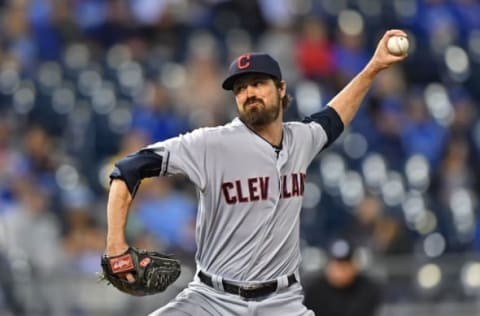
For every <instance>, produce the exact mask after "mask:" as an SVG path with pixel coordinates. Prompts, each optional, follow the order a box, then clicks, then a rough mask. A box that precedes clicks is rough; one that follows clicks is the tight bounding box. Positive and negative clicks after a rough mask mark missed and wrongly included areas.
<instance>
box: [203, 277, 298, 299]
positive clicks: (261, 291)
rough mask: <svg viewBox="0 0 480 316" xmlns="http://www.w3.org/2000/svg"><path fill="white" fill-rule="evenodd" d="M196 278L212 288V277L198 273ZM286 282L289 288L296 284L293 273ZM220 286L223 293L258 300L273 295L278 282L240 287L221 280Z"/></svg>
mask: <svg viewBox="0 0 480 316" xmlns="http://www.w3.org/2000/svg"><path fill="white" fill-rule="evenodd" d="M198 277H199V279H200V281H202V282H203V283H205V284H206V285H208V286H210V287H214V286H213V281H212V277H210V276H209V275H207V274H205V273H204V272H202V271H198ZM287 280H288V286H291V285H292V284H295V283H296V282H297V278H296V277H295V274H293V273H292V274H290V275H289V276H288V277H287ZM222 285H223V290H224V291H225V292H228V293H231V294H236V295H239V296H241V297H243V298H258V297H262V296H267V295H269V294H272V293H274V292H275V291H276V290H277V286H278V282H277V281H276V280H275V281H270V282H264V283H254V284H251V285H243V286H241V285H236V284H233V283H230V282H228V281H225V280H222Z"/></svg>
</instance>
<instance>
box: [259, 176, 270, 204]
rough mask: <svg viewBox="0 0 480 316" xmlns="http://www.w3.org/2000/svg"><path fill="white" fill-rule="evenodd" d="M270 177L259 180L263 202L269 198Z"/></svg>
mask: <svg viewBox="0 0 480 316" xmlns="http://www.w3.org/2000/svg"><path fill="white" fill-rule="evenodd" d="M269 179H270V178H269V177H263V178H259V180H260V195H261V197H262V200H266V199H267V197H268V180H269Z"/></svg>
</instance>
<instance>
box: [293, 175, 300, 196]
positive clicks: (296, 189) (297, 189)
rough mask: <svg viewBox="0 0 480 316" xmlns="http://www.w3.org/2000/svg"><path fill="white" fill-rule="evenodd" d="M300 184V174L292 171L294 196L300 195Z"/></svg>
mask: <svg viewBox="0 0 480 316" xmlns="http://www.w3.org/2000/svg"><path fill="white" fill-rule="evenodd" d="M299 186H300V184H299V183H298V174H297V173H292V196H300V187H299Z"/></svg>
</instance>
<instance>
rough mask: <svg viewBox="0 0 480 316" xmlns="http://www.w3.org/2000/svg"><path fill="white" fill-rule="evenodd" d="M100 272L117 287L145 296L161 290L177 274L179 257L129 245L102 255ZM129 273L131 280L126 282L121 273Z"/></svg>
mask: <svg viewBox="0 0 480 316" xmlns="http://www.w3.org/2000/svg"><path fill="white" fill-rule="evenodd" d="M101 265H102V270H103V273H102V274H101V279H102V280H106V281H107V282H109V283H110V284H112V285H113V286H114V287H116V288H117V289H119V290H120V291H122V292H124V293H127V294H131V295H135V296H145V295H151V294H156V293H159V292H163V291H164V290H165V289H166V288H167V287H168V286H169V285H171V284H172V283H173V282H175V280H177V278H178V277H179V276H180V271H181V270H180V261H179V260H177V259H174V258H172V257H170V256H166V255H163V254H161V253H158V252H155V251H146V250H139V249H136V248H133V247H130V248H128V250H127V251H126V252H125V253H123V254H121V255H118V256H113V257H108V256H106V255H103V256H102V259H101ZM126 273H132V274H133V276H134V278H135V281H134V282H129V281H127V280H125V279H124V278H122V275H124V274H126Z"/></svg>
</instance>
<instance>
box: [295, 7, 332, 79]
mask: <svg viewBox="0 0 480 316" xmlns="http://www.w3.org/2000/svg"><path fill="white" fill-rule="evenodd" d="M295 57H296V61H297V65H298V67H299V68H300V71H301V73H302V75H303V76H304V77H305V78H308V79H312V80H318V81H320V82H324V81H325V80H331V77H332V76H333V75H334V71H335V70H336V62H337V61H336V60H335V59H334V51H333V45H332V43H331V42H330V39H329V34H328V30H327V27H326V25H325V24H324V23H323V22H322V20H320V19H319V18H318V17H313V16H312V17H309V18H307V19H305V20H304V21H303V23H302V26H301V33H300V35H299V37H298V42H297V45H296V47H295Z"/></svg>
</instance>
